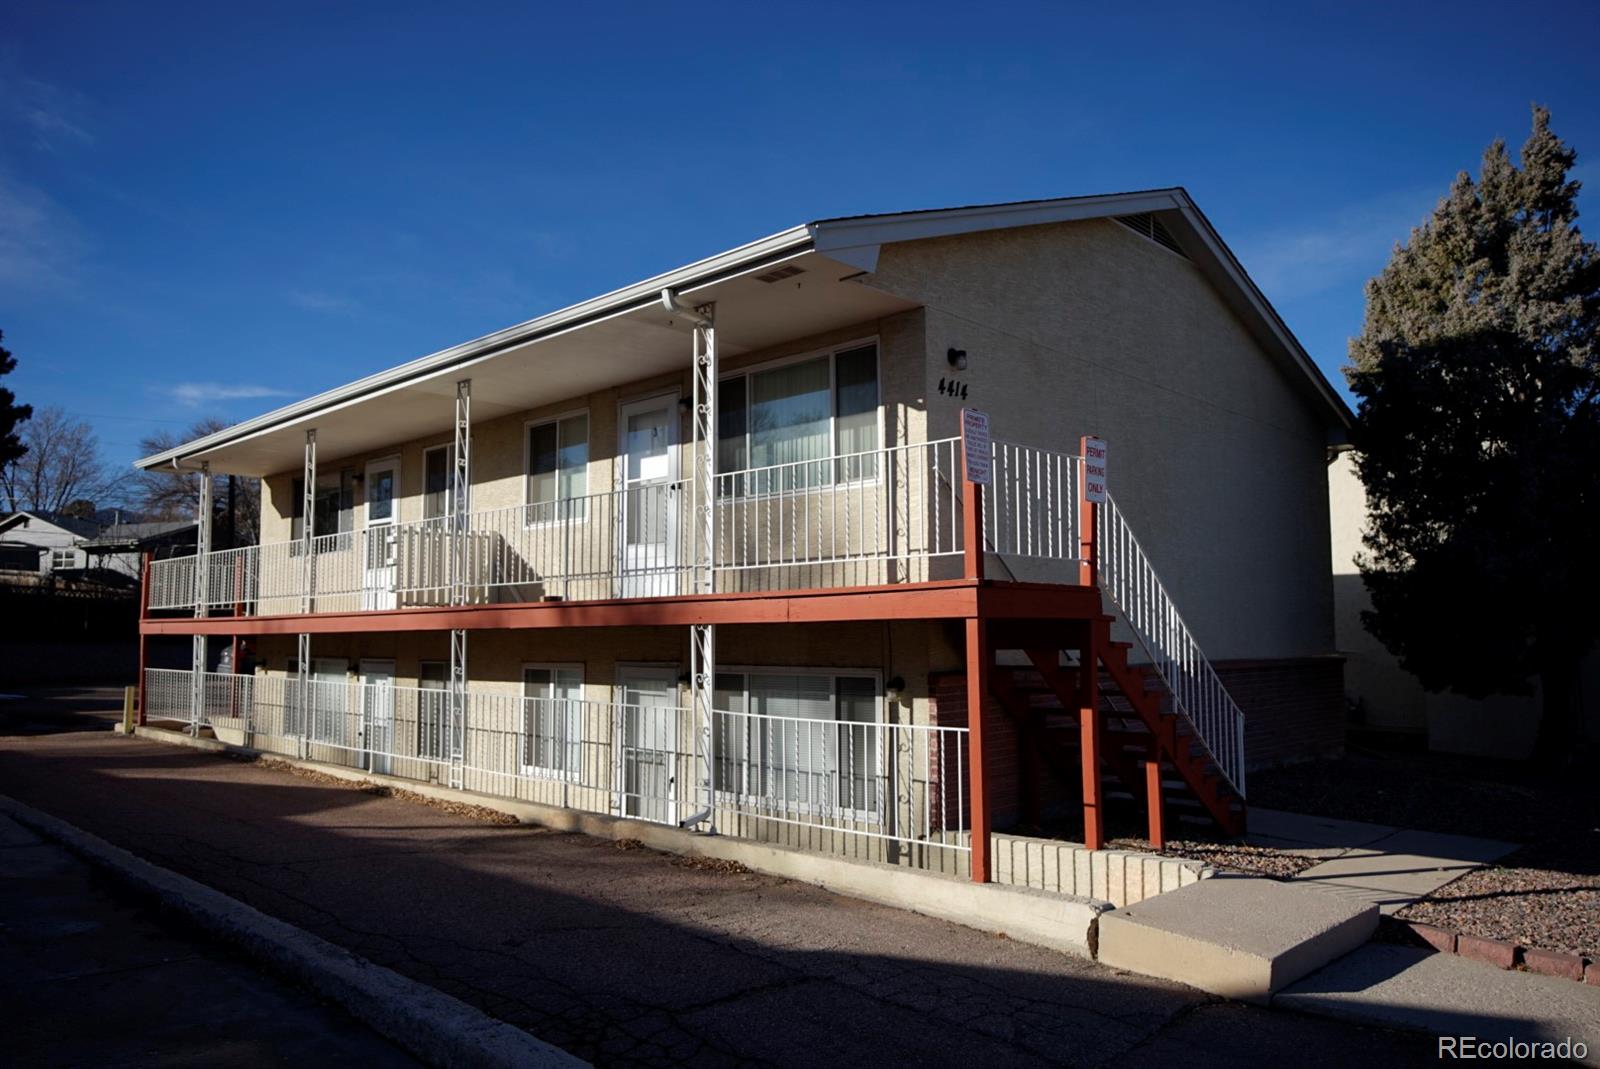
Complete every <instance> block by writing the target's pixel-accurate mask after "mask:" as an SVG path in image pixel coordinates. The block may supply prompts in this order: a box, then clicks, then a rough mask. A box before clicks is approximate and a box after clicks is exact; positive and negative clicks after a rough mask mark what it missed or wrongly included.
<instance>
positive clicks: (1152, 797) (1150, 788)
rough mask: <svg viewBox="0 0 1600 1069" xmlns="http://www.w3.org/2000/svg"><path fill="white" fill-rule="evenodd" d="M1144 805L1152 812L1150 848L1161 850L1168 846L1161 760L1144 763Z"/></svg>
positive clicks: (1157, 758)
mask: <svg viewBox="0 0 1600 1069" xmlns="http://www.w3.org/2000/svg"><path fill="white" fill-rule="evenodd" d="M1144 804H1145V806H1146V808H1148V809H1149V812H1150V847H1151V849H1153V850H1160V849H1162V848H1163V847H1165V846H1166V845H1167V819H1166V812H1165V810H1164V809H1163V808H1162V805H1161V759H1160V757H1159V756H1157V757H1152V758H1151V759H1150V760H1148V761H1146V762H1145V763H1144Z"/></svg>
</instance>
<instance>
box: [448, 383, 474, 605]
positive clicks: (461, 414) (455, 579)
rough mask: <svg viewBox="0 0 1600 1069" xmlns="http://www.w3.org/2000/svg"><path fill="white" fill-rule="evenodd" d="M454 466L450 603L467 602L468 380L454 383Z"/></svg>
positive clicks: (469, 503) (469, 519)
mask: <svg viewBox="0 0 1600 1069" xmlns="http://www.w3.org/2000/svg"><path fill="white" fill-rule="evenodd" d="M455 427H456V432H455V448H454V452H455V467H454V469H453V470H452V471H451V475H450V550H451V552H450V604H452V605H464V604H466V600H467V578H468V576H467V571H468V567H469V562H470V560H471V553H470V550H471V547H470V546H469V545H468V538H469V536H470V533H471V532H470V530H469V528H470V525H471V523H472V380H471V379H462V380H461V381H460V382H457V383H456V422H455Z"/></svg>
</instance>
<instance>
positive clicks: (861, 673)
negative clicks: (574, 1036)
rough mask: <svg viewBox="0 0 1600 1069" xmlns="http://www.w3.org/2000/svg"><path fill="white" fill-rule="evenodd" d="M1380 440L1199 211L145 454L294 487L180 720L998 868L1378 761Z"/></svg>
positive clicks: (702, 310) (188, 569)
mask: <svg viewBox="0 0 1600 1069" xmlns="http://www.w3.org/2000/svg"><path fill="white" fill-rule="evenodd" d="M713 385H714V392H715V402H714V404H713V403H709V396H710V394H711V393H712V391H713ZM963 408H971V409H975V410H981V411H982V412H985V413H987V415H988V418H989V430H990V432H991V433H992V436H993V439H994V441H995V443H996V444H995V446H994V448H993V451H992V453H991V452H990V451H989V450H988V449H987V448H986V447H985V445H984V443H983V441H982V439H981V437H979V436H978V434H977V428H974V432H973V436H972V437H971V439H970V440H969V444H970V448H971V449H972V450H973V451H974V452H973V456H972V457H971V458H969V459H970V460H971V461H972V464H971V465H968V464H965V463H964V461H963V442H962V441H961V440H960V438H959V436H960V435H961V434H962V419H961V412H962V409H963ZM1350 418H1351V417H1350V413H1349V412H1348V410H1347V409H1346V408H1345V406H1344V405H1343V404H1342V403H1341V401H1340V400H1339V398H1338V397H1337V395H1336V394H1335V393H1334V391H1333V390H1332V388H1331V387H1330V386H1329V384H1328V383H1327V382H1326V380H1325V379H1324V378H1323V377H1322V375H1321V374H1320V373H1319V372H1318V370H1317V369H1316V367H1315V365H1314V364H1313V362H1312V361H1311V360H1310V358H1309V357H1308V356H1307V355H1306V353H1305V352H1304V351H1303V350H1302V349H1301V347H1300V346H1299V344H1298V343H1297V342H1296V341H1295V339H1294V338H1293V337H1292V336H1291V334H1290V333H1289V331H1288V330H1287V329H1286V328H1285V326H1284V325H1283V323H1282V322H1281V320H1280V319H1279V318H1278V317H1277V315H1276V314H1275V313H1274V312H1273V310H1272V309H1271V307H1270V306H1269V305H1268V304H1267V302H1266V300H1265V299H1264V298H1263V297H1262V295H1261V293H1260V292H1259V291H1258V290H1257V289H1256V288H1255V286H1254V285H1253V284H1252V283H1251V282H1250V280H1249V279H1248V277H1246V275H1245V274H1244V272H1243V270H1242V269H1241V268H1240V266H1239V265H1238V263H1237V261H1236V260H1235V259H1234V257H1233V256H1232V254H1231V253H1230V252H1229V250H1228V249H1227V247H1226V246H1225V245H1224V244H1223V242H1222V240H1221V239H1220V237H1219V236H1218V235H1217V234H1216V233H1215V231H1214V230H1213V229H1212V228H1211V226H1210V224H1209V223H1208V222H1207V221H1206V219H1205V217H1204V216H1203V215H1202V214H1201V213H1200V211H1199V210H1198V208H1196V207H1195V205H1194V204H1193V203H1192V201H1191V200H1190V199H1189V197H1188V196H1187V194H1186V193H1184V192H1183V191H1182V190H1176V189H1173V190H1158V191H1153V192H1147V193H1133V194H1121V195H1114V196H1102V197H1083V198H1070V199H1063V200H1047V201H1035V202H1026V203H1019V204H1004V205H991V206H983V207H971V208H959V209H951V210H943V211H927V212H908V213H903V214H894V215H879V216H862V217H855V218H845V219H830V220H823V221H820V222H816V223H811V224H807V225H805V226H800V227H796V228H794V229H792V230H788V231H784V232H782V233H780V234H777V235H774V236H772V237H769V238H765V239H762V240H760V241H756V242H753V243H751V244H748V245H744V246H741V247H739V248H736V249H733V250H730V251H728V252H725V253H721V254H718V255H716V256H713V257H710V258H708V259H705V260H701V261H699V262H697V263H694V264H691V265H689V266H687V267H684V268H680V269H678V270H675V271H671V272H668V273H666V274H664V275H661V276H658V277H655V278H652V279H648V280H646V281H643V282H640V283H637V284H635V285H632V286H628V287H626V288H624V289H620V290H617V291H615V292H612V293H609V294H605V295H602V296H599V297H595V298H593V299H591V300H588V301H585V302H583V303H580V304H577V305H574V306H572V307H570V308H567V309H563V310H561V311H557V312H553V313H550V314H548V315H545V316H543V317H541V318H538V319H534V320H531V321H529V322H527V323H523V324H521V325H518V326H515V327H511V328H508V329H506V330H502V331H499V332H497V333H494V334H491V335H488V336H486V337H483V338H480V339H477V340H475V341H470V342H466V343H464V344H462V345H459V346H456V347H454V348H451V349H447V350H444V351H442V352H439V353H436V354H434V355H432V356H428V357H424V358H422V359H419V360H414V361H412V362H410V363H408V364H404V365H401V366H399V367H397V368H394V369H392V370H389V371H384V372H380V373H378V374H375V375H372V376H370V377H367V378H364V379H361V380H359V381H356V382H353V383H351V384H349V385H348V386H343V387H340V388H338V389H335V390H332V391H330V392H328V393H325V394H321V395H318V396H316V397H312V398H310V399H308V400H305V401H302V402H299V403H297V404H294V405H290V406H288V407H286V408H283V409H280V410H278V411H276V412H272V413H269V414H267V415H264V416H261V417H259V418H256V419H252V420H249V421H247V422H245V423H242V424H239V425H238V426H235V427H230V428H228V429H226V430H224V431H221V432H218V433H216V434H212V435H209V436H207V437H205V438H202V439H198V440H196V441H192V442H189V443H186V444H184V445H182V446H180V447H178V448H176V449H173V450H170V451H168V452H166V453H162V454H160V455H158V456H153V457H149V458H146V459H145V460H143V461H141V462H140V465H141V466H142V467H145V468H148V469H161V470H172V468H173V467H174V466H178V467H180V468H182V469H184V470H196V469H199V468H202V467H204V468H206V469H207V470H209V471H210V472H211V473H212V474H213V475H220V474H223V473H232V474H238V475H248V476H260V477H262V478H263V480H264V481H263V490H264V493H263V502H262V516H261V520H262V541H261V544H260V545H259V546H254V547H245V548H242V549H236V550H230V551H225V552H215V553H206V554H205V555H204V567H203V569H202V570H201V571H200V573H199V575H200V577H201V580H203V581H197V577H196V571H195V568H194V563H195V559H194V558H193V557H189V558H183V559H177V560H167V561H158V562H157V563H156V564H155V565H154V567H153V569H152V574H151V587H150V597H151V609H152V616H151V617H150V618H149V619H147V620H145V621H144V623H143V627H142V632H143V634H144V635H146V636H147V637H148V636H156V635H199V636H202V637H201V640H200V643H201V644H203V641H204V636H221V637H226V636H240V635H242V636H248V637H250V638H252V639H253V640H254V642H255V643H256V647H257V650H256V652H257V656H258V664H259V665H260V667H259V669H258V671H257V672H256V674H254V675H253V676H250V677H247V678H245V679H242V680H230V679H229V677H226V676H222V677H219V678H216V679H215V680H214V681H213V682H212V683H208V684H207V686H206V687H198V686H195V685H193V683H194V681H192V680H190V679H189V678H188V677H187V673H182V672H157V671H151V672H149V673H147V675H146V677H145V679H144V680H143V681H142V682H143V684H144V687H145V699H144V701H145V704H144V709H145V710H146V712H147V714H148V715H149V716H150V717H168V718H173V717H175V718H178V719H182V720H192V721H193V722H194V723H195V724H196V727H198V726H200V725H207V726H210V727H211V728H212V730H214V731H215V732H217V733H218V734H219V735H220V736H223V737H228V738H245V737H249V738H250V739H252V740H253V744H254V745H257V746H260V747H262V748H265V749H276V750H279V751H282V752H291V753H298V754H301V755H311V756H315V757H318V758H321V759H327V760H340V761H344V762H347V763H351V764H360V765H362V766H364V767H367V768H370V769H373V770H375V771H389V772H394V773H397V774H402V775H408V776H416V777H421V778H433V779H438V780H441V781H443V782H447V783H451V784H454V785H459V786H465V787H468V788H472V789H476V790H481V791H492V792H496V793H502V794H510V795H515V796H518V797H524V798H529V799H534V800H538V801H545V802H550V803H553V804H560V805H567V806H573V807H582V808H590V809H595V810H599V811H602V812H611V813H616V814H619V815H625V816H633V817H638V818H642V819H650V820H660V821H667V822H674V823H686V824H692V825H695V826H699V827H704V826H707V824H708V821H714V822H715V824H716V827H717V828H718V829H719V830H721V831H724V832H728V833H733V834H740V835H750V836H754V837H758V838H772V839H780V840H782V841H787V842H791V843H796V844H800V845H807V846H810V847H812V848H816V849H825V850H834V851H844V852H851V853H854V854H857V855H859V856H871V857H875V858H877V859H879V860H887V861H897V862H900V863H908V864H922V865H928V866H933V867H947V868H955V869H958V870H959V869H963V868H964V867H968V866H969V864H970V869H971V871H972V872H973V874H974V875H975V876H976V877H978V878H983V877H984V876H986V875H987V874H988V861H987V858H986V851H985V845H984V844H986V843H987V842H988V838H987V836H986V835H982V834H980V835H976V836H975V835H973V834H972V832H973V831H974V830H979V831H981V830H983V829H987V828H989V827H992V826H996V825H1004V824H1008V823H1010V824H1014V825H1018V826H1022V827H1028V826H1035V825H1041V824H1043V823H1046V822H1047V821H1048V819H1049V818H1050V814H1051V812H1052V810H1053V809H1059V807H1060V806H1061V805H1062V804H1063V803H1067V802H1070V803H1072V804H1073V806H1074V807H1076V806H1077V805H1079V804H1081V805H1082V807H1083V808H1082V812H1083V814H1084V816H1083V821H1084V824H1083V828H1084V836H1085V838H1086V839H1087V840H1088V841H1089V842H1090V843H1091V845H1099V840H1100V838H1101V825H1100V821H1101V817H1100V803H1101V801H1102V800H1103V798H1104V797H1105V796H1108V795H1109V796H1113V797H1115V796H1119V795H1120V796H1125V798H1126V800H1127V802H1128V804H1130V805H1137V806H1142V805H1143V803H1144V799H1145V798H1146V797H1147V791H1148V790H1150V789H1152V788H1154V789H1158V791H1159V792H1164V795H1163V796H1164V797H1165V798H1166V799H1167V802H1168V803H1169V804H1168V806H1166V807H1163V806H1157V807H1155V809H1154V814H1153V815H1159V814H1161V813H1162V812H1163V811H1164V808H1167V809H1170V810H1171V811H1173V812H1188V813H1190V814H1193V815H1195V816H1196V818H1197V819H1212V820H1215V821H1217V822H1218V823H1220V824H1221V825H1223V826H1224V827H1226V828H1229V829H1232V830H1237V829H1238V828H1239V827H1241V826H1242V821H1243V806H1242V803H1241V802H1240V800H1239V798H1238V795H1240V794H1242V793H1243V792H1244V790H1245V771H1246V768H1247V766H1251V767H1253V766H1258V765H1265V764H1272V763H1277V762H1282V761H1289V760H1298V759H1304V758H1308V757H1313V756H1317V755H1324V754H1333V753H1338V752H1339V751H1340V749H1341V746H1342V740H1343V731H1344V715H1343V694H1344V685H1343V681H1342V676H1341V662H1340V660H1339V658H1338V657H1337V656H1336V654H1335V645H1334V633H1333V591H1332V584H1331V577H1330V570H1329V563H1328V543H1327V538H1326V531H1327V525H1328V512H1327V507H1328V497H1327V484H1326V463H1327V452H1328V449H1329V448H1330V446H1332V445H1334V444H1337V443H1339V442H1341V441H1343V439H1344V435H1345V432H1346V430H1347V428H1348V425H1349V421H1350ZM713 425H714V429H713ZM1091 434H1092V435H1098V436H1100V437H1101V438H1102V439H1104V440H1105V442H1107V443H1108V450H1109V457H1108V458H1106V460H1107V463H1108V472H1107V476H1106V477H1107V479H1108V481H1109V487H1110V489H1111V492H1112V495H1113V501H1114V504H1093V503H1086V502H1085V501H1084V497H1085V493H1086V490H1087V489H1088V487H1087V484H1086V480H1085V478H1084V475H1085V471H1084V468H1085V465H1084V463H1083V461H1082V459H1081V457H1080V448H1079V441H1080V437H1081V436H1084V435H1091ZM708 441H709V442H712V443H713V446H712V447H710V448H707V447H705V446H704V445H703V444H702V443H704V442H708ZM1100 459H1101V458H1100V457H1098V456H1097V457H1096V458H1095V460H1096V461H1097V462H1098V461H1099V460H1100ZM985 467H987V468H988V469H989V472H990V475H991V477H992V482H991V483H989V484H988V485H987V486H985V489H984V499H983V502H982V505H983V507H982V509H981V510H980V509H979V508H978V507H977V501H976V495H975V494H974V493H972V492H970V489H969V487H968V486H967V485H966V482H965V479H966V477H967V476H972V477H973V478H975V479H976V478H981V477H982V476H983V475H984V471H983V470H982V469H983V468H985ZM1090 474H1091V475H1094V474H1095V473H1094V472H1090ZM458 480H459V482H458ZM458 486H459V487H460V489H459V490H458V489H457V487H458ZM1090 517H1094V518H1095V519H1093V520H1091V519H1090ZM980 529H981V532H982V534H981V546H980V545H979V544H977V539H976V538H975V537H974V532H977V531H979V530H980ZM1091 543H1093V546H1094V548H1093V550H1092V552H1091V550H1090V549H1089V548H1088V547H1089V546H1090V545H1091ZM1091 557H1092V558H1093V559H1092V560H1091V559H1090V558H1091ZM197 596H198V598H199V599H200V600H201V602H202V606H201V607H200V608H198V609H197V607H196V601H197ZM1112 615H1114V616H1115V624H1114V626H1113V624H1112ZM1123 638H1129V639H1135V640H1137V641H1136V644H1135V646H1134V648H1133V649H1132V651H1131V653H1130V651H1129V650H1128V648H1127V647H1126V646H1125V645H1121V644H1118V640H1120V639H1123ZM197 656H202V657H203V656H207V654H206V653H205V652H204V651H203V650H201V651H199V652H198V653H197ZM1130 657H1131V660H1132V662H1134V663H1132V664H1130ZM979 701H981V702H983V703H984V715H983V716H982V717H981V718H970V717H969V716H968V709H969V707H970V705H972V704H974V703H976V702H979ZM1083 708H1088V709H1089V710H1091V711H1092V713H1093V715H1090V716H1087V717H1080V712H1081V710H1082V709H1083ZM1241 710H1242V715H1241ZM1086 754H1087V760H1085V759H1084V757H1085V755H1086ZM1152 760H1154V761H1155V762H1156V763H1154V764H1150V765H1149V767H1148V768H1146V767H1145V765H1144V764H1141V762H1146V763H1148V762H1150V761H1152ZM1086 764H1087V765H1088V767H1089V768H1091V769H1093V770H1095V774H1094V775H1092V776H1090V777H1089V781H1088V782H1083V777H1082V775H1081V769H1082V768H1083V767H1084V766H1085V765H1086ZM1135 799H1137V801H1134V800H1135ZM1075 811H1076V809H1074V812H1075ZM968 859H970V862H969V860H968Z"/></svg>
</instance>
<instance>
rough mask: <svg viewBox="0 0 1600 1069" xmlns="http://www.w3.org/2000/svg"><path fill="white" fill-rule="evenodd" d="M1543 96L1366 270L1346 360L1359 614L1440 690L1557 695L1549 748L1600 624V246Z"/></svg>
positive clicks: (1571, 726)
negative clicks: (1527, 122) (1370, 272)
mask: <svg viewBox="0 0 1600 1069" xmlns="http://www.w3.org/2000/svg"><path fill="white" fill-rule="evenodd" d="M1549 120H1550V116H1549V113H1548V112H1547V111H1546V110H1545V109H1543V108H1539V107H1536V108H1534V111H1533V132H1532V134H1531V135H1530V136H1529V138H1528V140H1527V143H1526V144H1525V145H1524V146H1523V148H1522V156H1521V167H1520V168H1518V167H1517V166H1515V165H1514V164H1513V163H1512V161H1511V160H1510V159H1509V157H1508V156H1507V153H1506V148H1505V144H1504V143H1503V142H1500V141H1496V142H1495V143H1494V144H1493V145H1491V146H1490V147H1489V149H1488V151H1487V152H1486V153H1485V154H1484V157H1483V167H1482V172H1481V174H1480V175H1479V177H1478V180H1477V182H1474V181H1473V180H1472V178H1471V177H1470V176H1469V175H1468V174H1466V173H1465V172H1463V173H1462V174H1460V175H1459V176H1457V178H1456V180H1455V183H1454V184H1453V185H1452V187H1451V189H1450V193H1449V195H1448V196H1447V197H1445V198H1444V199H1443V200H1441V201H1440V202H1439V205H1438V207H1437V208H1435V209H1434V212H1433V215H1432V216H1431V218H1429V219H1428V220H1427V221H1426V222H1424V223H1423V224H1422V225H1421V226H1420V227H1418V228H1417V229H1415V230H1413V231H1412V233H1411V236H1410V239H1409V240H1408V241H1407V242H1405V243H1404V244H1402V245H1400V246H1398V247H1397V248H1396V249H1395V251H1394V254H1393V257H1392V258H1391V260H1390V262H1389V265H1388V266H1387V267H1386V268H1385V269H1384V271H1383V273H1382V274H1380V275H1379V276H1378V277H1377V278H1375V279H1373V280H1372V281H1371V282H1369V283H1368V284H1367V290H1366V296H1367V316H1366V324H1365V327H1364V329H1363V331H1362V334H1361V336H1360V337H1358V338H1356V339H1354V340H1353V341H1352V342H1351V343H1350V359H1351V365H1350V366H1349V367H1347V368H1346V369H1345V374H1346V376H1347V377H1348V379H1349V382H1350V388H1351V390H1352V391H1353V392H1354V393H1355V395H1356V397H1357V398H1358V399H1359V417H1360V419H1359V424H1358V427H1357V436H1356V446H1357V449H1358V454H1357V470H1358V471H1359V473H1360V476H1361V480H1362V482H1363V483H1364V484H1365V485H1366V489H1367V495H1368V501H1369V507H1370V527H1369V531H1368V533H1367V536H1366V540H1365V542H1366V549H1367V553H1366V554H1365V555H1364V556H1365V559H1364V560H1363V561H1362V563H1361V567H1362V576H1363V579H1364V580H1365V583H1366V586H1367V589H1368V591H1369V592H1370V593H1371V595H1372V604H1373V610H1372V611H1371V612H1369V613H1366V614H1364V617H1363V622H1364V623H1365V624H1366V626H1367V628H1368V629H1369V630H1370V631H1371V632H1372V633H1373V634H1374V635H1376V636H1377V637H1378V638H1379V639H1380V640H1381V641H1382V642H1383V644H1384V645H1385V646H1386V647H1387V648H1388V649H1389V650H1390V652H1392V653H1394V654H1395V655H1396V656H1397V657H1398V658H1399V660H1400V663H1401V665H1402V666H1403V667H1404V668H1406V669H1407V670H1408V671H1410V672H1412V673H1414V674H1415V675H1416V676H1417V677H1418V679H1419V680H1420V681H1421V682H1422V684H1423V685H1424V686H1425V687H1427V688H1428V689H1429V690H1433V691H1439V690H1446V689H1448V690H1453V691H1456V692H1458V693H1461V694H1465V695H1468V696H1470V697H1483V696H1485V695H1488V694H1492V693H1527V692H1528V690H1529V688H1530V684H1531V682H1532V681H1533V680H1535V679H1536V680H1538V682H1539V686H1540V690H1541V692H1542V695H1543V698H1542V701H1543V717H1542V719H1541V721H1540V728H1539V752H1540V753H1541V754H1542V755H1543V756H1544V757H1545V758H1547V759H1551V760H1568V759H1570V756H1571V754H1572V752H1573V750H1572V748H1573V746H1574V744H1575V743H1576V742H1577V737H1576V736H1577V727H1578V723H1579V720H1578V701H1579V690H1578V686H1577V676H1578V670H1579V665H1580V662H1581V661H1582V659H1583V657H1584V656H1585V655H1586V654H1587V653H1588V652H1589V651H1590V650H1591V649H1593V648H1594V645H1595V641H1596V637H1597V635H1600V611H1597V610H1596V602H1597V598H1600V552H1597V550H1600V342H1597V333H1600V259H1597V257H1596V250H1595V247H1594V245H1592V244H1590V243H1588V242H1586V241H1584V239H1583V235H1582V234H1581V233H1580V231H1579V229H1578V226H1577V218H1578V212H1577V208H1576V205H1575V203H1574V202H1575V199H1576V197H1577V193H1578V188H1579V184H1578V183H1577V182H1575V181H1571V180H1570V179H1569V177H1568V173H1569V171H1570V170H1571V168H1572V165H1573V162H1574V160H1575V159H1576V154H1575V153H1574V152H1573V151H1572V150H1571V149H1569V148H1568V147H1567V146H1566V145H1565V144H1564V143H1563V142H1562V141H1561V140H1560V139H1559V138H1558V137H1556V136H1555V134H1553V133H1552V132H1551V131H1550V121H1549Z"/></svg>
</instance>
